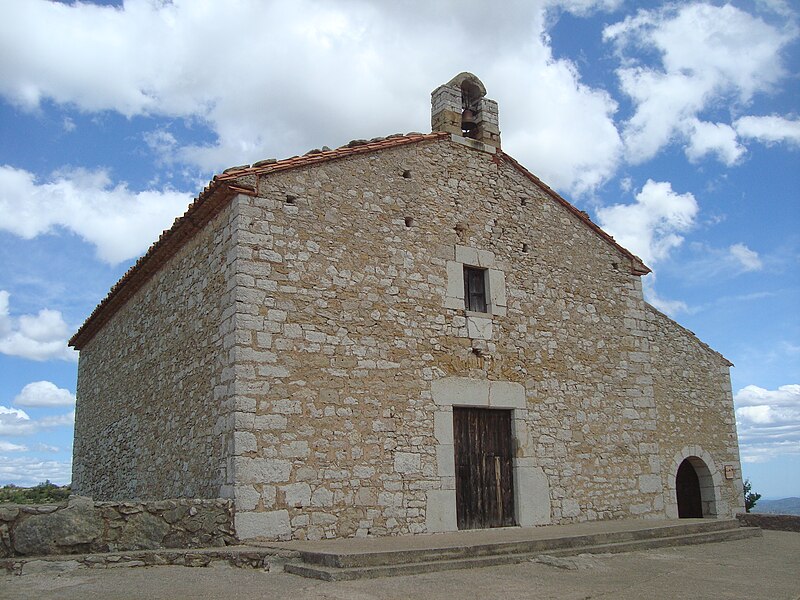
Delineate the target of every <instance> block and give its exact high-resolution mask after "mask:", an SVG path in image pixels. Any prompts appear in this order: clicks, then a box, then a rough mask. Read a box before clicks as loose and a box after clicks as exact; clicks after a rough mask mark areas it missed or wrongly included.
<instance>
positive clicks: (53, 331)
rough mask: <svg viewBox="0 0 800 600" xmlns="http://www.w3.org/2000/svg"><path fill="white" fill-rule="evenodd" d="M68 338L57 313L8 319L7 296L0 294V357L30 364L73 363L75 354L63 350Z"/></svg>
mask: <svg viewBox="0 0 800 600" xmlns="http://www.w3.org/2000/svg"><path fill="white" fill-rule="evenodd" d="M69 335H70V328H69V326H68V325H67V324H66V322H65V321H64V318H63V317H62V316H61V313H60V312H59V311H57V310H51V309H47V308H44V309H42V310H40V311H39V312H38V314H36V315H22V316H20V317H17V318H15V317H12V316H10V312H9V293H8V292H7V291H5V290H0V353H2V354H7V355H9V356H19V357H21V358H28V359H30V360H40V361H41V360H51V359H60V360H67V361H77V360H78V353H77V352H76V351H74V350H72V349H71V348H69V347H68V346H67V339H68V338H69Z"/></svg>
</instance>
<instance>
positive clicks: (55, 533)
mask: <svg viewBox="0 0 800 600" xmlns="http://www.w3.org/2000/svg"><path fill="white" fill-rule="evenodd" d="M102 534H103V520H102V518H101V515H100V513H99V511H98V510H97V509H95V508H94V506H92V505H89V506H83V505H81V506H70V507H68V508H62V509H60V510H57V511H54V512H51V513H45V514H38V515H31V516H30V517H28V518H27V519H25V520H23V521H22V522H21V523H19V525H17V526H16V527H15V528H14V550H15V552H16V553H17V554H23V555H28V556H30V555H44V554H61V553H64V554H66V553H69V552H70V550H71V548H70V547H71V546H86V545H89V544H91V543H92V542H94V541H96V540H97V539H98V538H99V537H100V536H101V535H102Z"/></svg>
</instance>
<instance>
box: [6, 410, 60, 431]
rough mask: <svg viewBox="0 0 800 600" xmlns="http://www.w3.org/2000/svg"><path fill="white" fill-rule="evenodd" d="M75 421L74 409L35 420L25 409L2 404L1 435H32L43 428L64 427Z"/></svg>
mask: <svg viewBox="0 0 800 600" xmlns="http://www.w3.org/2000/svg"><path fill="white" fill-rule="evenodd" d="M74 423H75V411H74V410H73V411H71V412H68V413H66V414H62V415H52V416H48V417H44V418H42V419H38V420H34V419H31V418H30V416H29V415H28V413H26V412H25V411H24V410H20V409H19V408H10V407H7V406H0V435H14V436H16V435H30V434H32V433H36V432H37V431H41V430H42V429H50V428H53V427H62V426H64V425H72V424H74Z"/></svg>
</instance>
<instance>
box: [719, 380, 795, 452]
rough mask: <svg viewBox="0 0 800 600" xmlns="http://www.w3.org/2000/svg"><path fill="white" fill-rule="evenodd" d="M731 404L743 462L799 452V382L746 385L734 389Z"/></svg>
mask: <svg viewBox="0 0 800 600" xmlns="http://www.w3.org/2000/svg"><path fill="white" fill-rule="evenodd" d="M734 404H735V406H736V421H737V428H738V430H739V443H740V446H741V453H742V460H743V461H744V462H750V463H757V462H767V461H768V460H770V459H771V458H773V457H775V456H779V455H785V454H798V455H800V385H798V384H790V385H782V386H780V387H778V388H777V389H775V390H768V389H764V388H761V387H758V386H756V385H748V386H746V387H744V388H742V389H741V390H739V391H738V392H737V393H736V395H735V396H734Z"/></svg>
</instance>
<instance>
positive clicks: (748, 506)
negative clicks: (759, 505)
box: [744, 479, 761, 512]
mask: <svg viewBox="0 0 800 600" xmlns="http://www.w3.org/2000/svg"><path fill="white" fill-rule="evenodd" d="M752 488H753V486H752V484H751V483H750V480H749V479H745V480H744V509H745V510H746V511H747V512H750V510H752V508H753V507H754V506H755V505H756V502H758V500H759V498H761V494H756V493H755V492H753V491H751V490H752Z"/></svg>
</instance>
